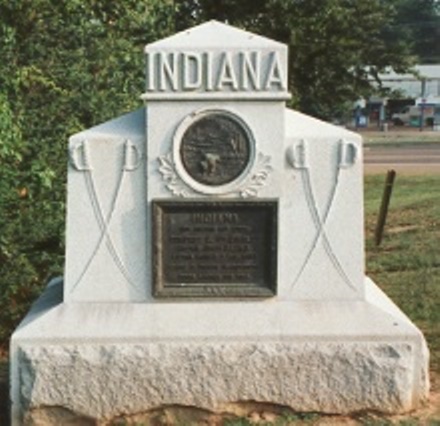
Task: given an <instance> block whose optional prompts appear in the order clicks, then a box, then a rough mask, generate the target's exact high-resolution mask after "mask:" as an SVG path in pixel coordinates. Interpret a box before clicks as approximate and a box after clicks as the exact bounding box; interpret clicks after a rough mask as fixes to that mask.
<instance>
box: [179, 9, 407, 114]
mask: <svg viewBox="0 0 440 426" xmlns="http://www.w3.org/2000/svg"><path fill="white" fill-rule="evenodd" d="M399 1H400V0H399ZM399 1H397V0H385V1H384V0H371V1H368V2H365V1H364V2H359V1H352V0H307V1H304V0H296V1H285V0H267V1H263V0H257V1H255V0H252V1H251V0H220V1H218V0H200V1H197V2H193V1H191V0H180V1H177V4H178V9H177V15H178V17H179V18H178V19H177V22H178V26H179V28H184V27H186V26H188V25H191V24H193V23H195V22H199V21H204V20H206V19H212V18H215V19H218V20H221V21H227V22H229V23H231V24H233V25H236V26H239V27H243V28H246V29H248V30H250V31H255V32H257V33H260V34H263V35H265V36H268V37H271V38H274V39H276V40H279V41H281V42H283V43H286V44H288V45H289V47H290V49H289V72H290V74H289V76H290V84H289V86H290V91H291V93H292V95H293V103H292V105H293V106H295V107H296V108H298V109H300V110H301V111H303V112H306V113H309V114H311V115H314V116H317V117H322V118H335V117H341V116H343V115H344V112H345V111H346V109H347V101H349V102H352V101H354V100H356V99H357V98H358V97H359V96H360V95H365V96H367V95H369V94H371V93H372V92H373V90H374V88H373V86H372V84H371V80H369V78H371V76H373V77H375V78H377V76H378V74H379V72H381V71H383V70H384V69H385V67H387V66H392V67H393V68H394V69H395V70H397V71H405V70H408V69H409V68H410V66H411V65H412V64H413V61H414V58H413V57H412V56H411V55H410V53H411V52H410V47H409V44H410V43H409V37H410V34H409V33H408V32H407V31H404V29H403V28H402V27H400V26H398V25H397V17H398V6H399ZM349 105H350V108H351V104H350V103H349Z"/></svg>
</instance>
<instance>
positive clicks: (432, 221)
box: [365, 176, 440, 374]
mask: <svg viewBox="0 0 440 426" xmlns="http://www.w3.org/2000/svg"><path fill="white" fill-rule="evenodd" d="M383 186H384V176H367V177H366V180H365V219H366V237H367V241H366V247H367V274H368V275H370V276H371V277H372V278H373V279H374V281H375V282H376V283H377V284H378V285H379V286H380V287H381V288H382V289H383V290H384V291H385V292H386V293H387V294H388V296H390V297H391V299H393V301H394V302H395V303H396V304H397V305H398V306H399V307H400V308H401V309H402V310H403V311H404V312H405V313H406V314H407V315H408V316H409V317H410V318H411V319H412V320H413V321H414V322H415V323H416V324H417V325H418V326H419V327H420V328H421V329H422V330H423V332H424V333H425V336H426V338H427V340H428V344H429V348H430V351H431V369H432V370H433V371H435V372H436V373H438V374H440V176H397V177H396V181H395V183H394V189H393V194H392V198H391V203H390V208H389V212H388V218H387V223H386V226H385V235H384V238H383V240H382V244H381V245H380V246H379V247H376V246H375V245H374V229H375V225H376V220H377V214H378V211H379V206H380V202H381V197H382V192H383Z"/></svg>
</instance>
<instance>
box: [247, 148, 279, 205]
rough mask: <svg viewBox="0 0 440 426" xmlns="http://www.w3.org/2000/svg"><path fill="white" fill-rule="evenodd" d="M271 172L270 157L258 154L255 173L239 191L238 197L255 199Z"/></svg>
mask: <svg viewBox="0 0 440 426" xmlns="http://www.w3.org/2000/svg"><path fill="white" fill-rule="evenodd" d="M272 170H273V168H272V166H271V165H270V155H264V154H263V153H261V152H259V153H258V155H257V164H256V166H255V172H254V173H253V174H252V176H251V177H250V178H249V179H247V180H246V181H245V185H246V186H245V187H244V188H243V189H242V190H241V191H240V195H241V196H242V197H243V198H249V197H256V196H257V195H258V191H259V190H260V188H261V187H262V186H264V185H265V184H266V181H267V178H268V177H269V175H270V173H271V172H272Z"/></svg>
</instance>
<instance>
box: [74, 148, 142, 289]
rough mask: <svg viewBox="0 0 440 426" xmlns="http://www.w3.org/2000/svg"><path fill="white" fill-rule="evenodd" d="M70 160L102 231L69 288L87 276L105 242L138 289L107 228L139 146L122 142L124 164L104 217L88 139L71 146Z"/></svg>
mask: <svg viewBox="0 0 440 426" xmlns="http://www.w3.org/2000/svg"><path fill="white" fill-rule="evenodd" d="M70 161H71V164H72V166H73V167H74V168H75V169H76V170H77V171H79V172H84V178H85V181H86V187H87V193H88V195H89V199H90V203H91V204H92V207H93V213H94V215H95V218H96V221H97V222H98V225H99V228H100V230H101V234H100V236H99V239H98V241H97V243H96V244H95V247H94V249H93V251H92V253H91V255H90V257H89V259H88V260H87V262H86V264H85V265H84V268H83V270H82V271H81V273H80V275H79V277H78V279H77V280H76V282H75V284H74V285H73V286H72V288H71V290H70V291H71V292H72V291H73V290H74V289H75V288H76V287H77V286H78V285H79V284H80V282H81V281H82V279H83V278H84V276H85V275H86V273H87V271H88V270H89V268H90V266H91V265H92V263H93V259H94V258H95V256H96V254H97V253H98V251H99V249H100V248H101V245H102V244H103V242H104V241H105V242H106V246H107V249H108V251H109V253H110V255H111V257H112V259H113V261H114V263H115V265H116V266H117V268H118V269H119V271H120V272H121V274H122V275H123V277H124V278H125V279H126V280H127V282H128V283H129V284H130V285H131V286H132V287H133V288H135V289H137V286H136V284H135V283H134V281H133V280H132V279H131V277H130V274H129V272H128V271H127V269H126V268H125V266H124V262H123V261H122V259H121V256H120V255H119V252H118V250H117V249H116V247H115V244H114V242H113V240H112V238H111V235H110V233H109V227H110V223H111V220H112V218H113V213H114V211H115V208H116V203H117V200H118V198H119V194H120V192H121V188H122V185H123V181H124V177H125V175H126V174H127V172H131V171H133V170H136V169H137V168H138V166H139V164H140V162H141V156H140V154H139V152H138V148H137V147H136V145H134V144H133V142H131V141H130V140H128V139H127V140H126V141H125V144H124V157H123V166H122V170H121V175H120V177H119V182H118V186H117V188H116V191H115V192H114V195H113V199H112V202H111V205H110V211H109V212H108V215H107V217H105V215H104V211H103V208H102V206H101V203H100V201H99V197H98V191H97V189H96V184H95V179H94V178H93V175H92V172H93V167H92V162H91V156H90V150H89V142H88V141H87V140H84V141H82V142H80V143H79V144H76V145H74V146H73V147H72V148H71V149H70Z"/></svg>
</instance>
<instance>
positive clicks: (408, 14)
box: [396, 0, 440, 64]
mask: <svg viewBox="0 0 440 426" xmlns="http://www.w3.org/2000/svg"><path fill="white" fill-rule="evenodd" d="M397 11H398V15H397V23H396V25H397V26H398V27H399V29H400V30H401V31H405V32H406V33H407V34H408V39H409V40H411V50H412V53H413V54H414V55H417V56H418V57H419V62H420V63H422V64H438V63H440V43H439V40H440V1H438V0H399V2H398V9H397Z"/></svg>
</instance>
